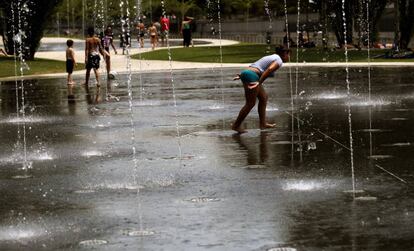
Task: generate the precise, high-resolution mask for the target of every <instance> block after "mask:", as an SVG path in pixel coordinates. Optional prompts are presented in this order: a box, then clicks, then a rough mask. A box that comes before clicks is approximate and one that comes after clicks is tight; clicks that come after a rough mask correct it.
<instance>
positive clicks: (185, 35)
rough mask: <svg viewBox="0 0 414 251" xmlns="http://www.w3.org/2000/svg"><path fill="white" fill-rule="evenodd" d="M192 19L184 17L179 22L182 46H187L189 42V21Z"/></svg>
mask: <svg viewBox="0 0 414 251" xmlns="http://www.w3.org/2000/svg"><path fill="white" fill-rule="evenodd" d="M192 21H193V18H192V17H187V16H186V17H184V20H183V21H182V23H181V34H183V46H184V47H189V46H190V44H191V22H192Z"/></svg>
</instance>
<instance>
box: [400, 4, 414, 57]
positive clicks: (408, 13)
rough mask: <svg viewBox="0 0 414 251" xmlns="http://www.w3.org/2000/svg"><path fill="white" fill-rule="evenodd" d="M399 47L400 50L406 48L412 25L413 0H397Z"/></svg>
mask: <svg viewBox="0 0 414 251" xmlns="http://www.w3.org/2000/svg"><path fill="white" fill-rule="evenodd" d="M398 10H399V12H398V13H399V16H400V18H399V31H400V36H399V43H398V44H399V47H400V49H401V50H406V49H408V44H409V43H410V40H411V36H412V34H413V27H414V0H399V2H398Z"/></svg>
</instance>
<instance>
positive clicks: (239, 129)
mask: <svg viewBox="0 0 414 251" xmlns="http://www.w3.org/2000/svg"><path fill="white" fill-rule="evenodd" d="M231 129H232V130H234V131H236V132H237V133H239V134H242V133H246V132H247V131H246V130H244V129H242V128H241V127H235V126H232V127H231Z"/></svg>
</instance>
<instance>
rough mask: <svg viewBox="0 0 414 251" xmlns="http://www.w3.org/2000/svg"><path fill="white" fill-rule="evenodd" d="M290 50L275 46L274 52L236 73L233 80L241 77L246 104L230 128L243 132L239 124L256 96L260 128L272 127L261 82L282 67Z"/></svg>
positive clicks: (266, 97) (251, 106)
mask: <svg viewBox="0 0 414 251" xmlns="http://www.w3.org/2000/svg"><path fill="white" fill-rule="evenodd" d="M289 54H290V50H288V49H285V48H284V47H283V46H279V47H276V54H272V55H269V56H265V57H262V58H261V59H259V60H257V61H256V62H254V63H253V64H251V65H249V67H248V68H247V69H245V70H243V71H242V72H241V73H240V74H238V75H237V76H236V77H235V78H234V80H237V79H241V81H242V83H243V87H244V95H245V98H246V104H245V105H244V106H243V107H242V108H241V110H240V112H239V116H238V117H237V119H236V121H235V122H234V123H233V126H232V129H233V130H235V131H236V132H238V133H244V132H246V130H244V129H242V127H241V124H242V122H243V120H244V119H245V118H246V117H247V115H248V114H249V112H250V110H251V109H252V108H253V107H254V106H255V104H256V98H257V99H259V107H258V111H259V119H260V129H266V128H273V127H275V126H276V125H275V124H269V123H267V121H266V105H267V99H268V96H267V93H266V91H265V89H264V87H263V82H264V81H265V80H266V79H267V77H269V76H274V72H275V71H276V70H278V69H279V68H280V67H282V65H283V62H286V61H288V60H289Z"/></svg>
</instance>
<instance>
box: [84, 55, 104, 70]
mask: <svg viewBox="0 0 414 251" xmlns="http://www.w3.org/2000/svg"><path fill="white" fill-rule="evenodd" d="M100 61H101V57H100V56H99V54H89V56H88V63H87V64H86V69H92V68H94V69H99V62H100Z"/></svg>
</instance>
